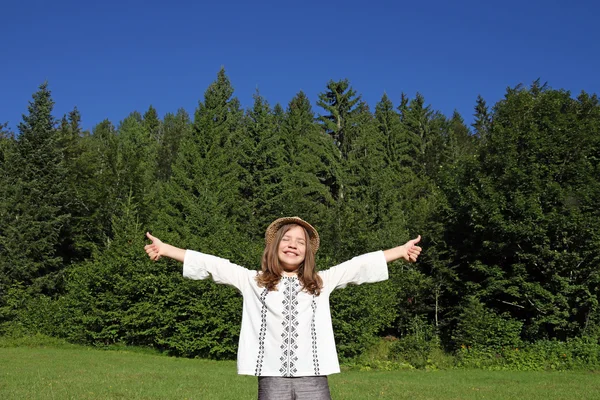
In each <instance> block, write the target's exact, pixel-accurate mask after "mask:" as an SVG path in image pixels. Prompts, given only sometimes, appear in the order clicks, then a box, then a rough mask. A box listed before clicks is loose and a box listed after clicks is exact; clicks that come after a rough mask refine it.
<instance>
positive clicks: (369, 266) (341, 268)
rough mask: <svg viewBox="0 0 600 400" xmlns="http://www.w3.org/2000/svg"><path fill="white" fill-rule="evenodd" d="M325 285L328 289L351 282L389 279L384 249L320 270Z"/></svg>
mask: <svg viewBox="0 0 600 400" xmlns="http://www.w3.org/2000/svg"><path fill="white" fill-rule="evenodd" d="M320 275H321V278H322V279H323V287H324V288H325V289H328V290H330V291H331V290H333V289H338V288H344V287H346V286H347V285H349V284H354V285H360V284H362V283H373V282H380V281H384V280H386V279H388V268H387V262H386V261H385V256H384V255H383V251H376V252H373V253H367V254H363V255H361V256H358V257H354V258H352V259H351V260H348V261H346V262H343V263H341V264H339V265H336V266H335V267H331V268H329V269H328V270H325V271H322V272H320Z"/></svg>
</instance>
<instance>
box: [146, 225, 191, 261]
mask: <svg viewBox="0 0 600 400" xmlns="http://www.w3.org/2000/svg"><path fill="white" fill-rule="evenodd" d="M146 237H147V238H148V239H150V240H151V241H152V243H150V244H147V245H146V246H144V250H146V254H148V257H150V259H151V260H153V261H158V260H159V259H160V258H161V257H162V256H165V257H169V258H172V259H173V260H177V261H180V262H183V260H184V258H185V249H180V248H178V247H175V246H171V245H170V244H167V243H163V242H162V240H160V239H159V238H156V237H154V236H152V235H151V234H150V233H149V232H146Z"/></svg>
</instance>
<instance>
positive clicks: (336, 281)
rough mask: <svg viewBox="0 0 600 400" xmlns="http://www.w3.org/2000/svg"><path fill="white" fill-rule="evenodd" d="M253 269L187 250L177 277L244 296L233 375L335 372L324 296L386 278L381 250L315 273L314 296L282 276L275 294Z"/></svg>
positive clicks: (385, 266) (335, 361)
mask: <svg viewBox="0 0 600 400" xmlns="http://www.w3.org/2000/svg"><path fill="white" fill-rule="evenodd" d="M257 273H258V272H257V271H254V270H248V269H246V268H243V267H240V266H239V265H236V264H233V263H231V262H229V261H228V260H225V259H223V258H219V257H215V256H211V255H208V254H204V253H200V252H197V251H192V250H187V251H186V254H185V259H184V264H183V276H185V277H187V278H191V279H206V278H208V277H209V276H210V277H212V279H213V280H214V281H215V282H217V283H223V284H226V285H231V286H233V287H235V288H237V289H238V290H239V291H240V292H241V293H242V296H243V298H244V306H243V314H242V327H241V332H240V340H239V348H238V360H237V367H238V374H241V375H257V376H318V375H329V374H334V373H337V372H340V366H339V362H338V358H337V351H336V348H335V340H334V337H333V327H332V324H331V314H330V310H329V295H330V294H331V292H332V291H333V290H334V289H337V288H343V287H345V286H347V285H348V284H356V285H358V284H362V283H369V282H379V281H383V280H386V279H388V269H387V263H386V261H385V257H384V255H383V252H382V251H377V252H374V253H368V254H364V255H362V256H358V257H354V258H353V259H352V260H349V261H346V262H344V263H342V264H339V265H337V266H335V267H332V268H330V269H328V270H325V271H320V272H319V275H320V276H321V278H322V279H323V289H322V290H321V294H320V295H319V296H313V295H311V294H309V293H307V292H306V291H301V287H300V284H299V281H298V279H297V278H296V277H282V278H281V281H280V282H279V284H278V286H277V291H270V292H269V291H267V290H266V289H265V288H261V287H259V286H258V284H257V283H256V279H255V278H256V275H257Z"/></svg>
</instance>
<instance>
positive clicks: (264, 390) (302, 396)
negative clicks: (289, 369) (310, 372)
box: [258, 376, 331, 400]
mask: <svg viewBox="0 0 600 400" xmlns="http://www.w3.org/2000/svg"><path fill="white" fill-rule="evenodd" d="M258 400H331V395H330V394H329V384H328V383H327V377H326V376H299V377H296V378H283V377H280V376H259V377H258Z"/></svg>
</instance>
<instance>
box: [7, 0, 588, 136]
mask: <svg viewBox="0 0 600 400" xmlns="http://www.w3.org/2000/svg"><path fill="white" fill-rule="evenodd" d="M0 11H1V12H0V15H1V16H2V18H1V21H0V49H1V52H0V56H1V57H2V62H0V122H9V126H10V127H12V129H13V130H16V126H17V125H18V123H19V122H20V121H21V120H22V117H21V115H22V114H23V113H26V112H27V104H28V101H29V100H30V99H31V95H32V94H33V93H34V92H35V91H36V90H37V88H38V86H39V85H40V84H41V83H42V82H43V81H45V80H47V81H48V82H49V84H50V89H51V90H52V94H53V98H54V100H55V102H56V106H55V112H54V114H55V116H56V117H58V118H60V117H61V116H62V115H63V114H64V113H67V112H68V111H70V110H71V109H73V107H75V106H77V107H78V108H79V110H80V112H81V114H82V123H83V126H84V128H86V129H90V128H92V127H93V126H94V125H95V124H97V123H98V122H100V121H102V120H103V119H105V118H108V119H110V120H111V121H112V122H113V123H115V124H118V122H119V121H121V120H122V119H123V118H125V117H126V116H127V115H128V114H129V113H130V112H132V111H134V110H138V111H140V112H144V111H145V110H147V108H148V106H149V105H150V104H152V105H153V106H154V107H155V108H156V109H157V110H158V112H159V114H160V115H161V116H164V114H165V113H167V112H176V111H177V109H178V108H180V107H183V108H185V109H186V110H187V111H188V112H190V114H193V111H194V109H195V108H196V106H197V104H198V101H199V100H201V99H202V97H203V94H204V91H205V90H206V88H207V87H208V85H209V84H210V83H211V82H212V81H213V80H214V79H215V78H216V74H217V72H218V70H219V68H220V67H221V66H224V67H225V69H226V72H227V74H228V76H229V77H230V79H231V81H232V84H233V86H234V88H235V95H236V96H237V97H238V98H239V99H240V101H241V102H242V105H243V106H244V107H249V106H250V105H251V104H252V95H253V93H254V92H255V90H256V88H258V89H259V90H260V93H261V94H262V95H263V96H264V97H265V98H266V99H267V100H268V101H269V103H270V104H271V105H274V104H275V103H281V104H282V105H284V106H285V105H287V103H288V102H289V101H290V100H291V98H292V97H293V96H294V95H295V94H296V93H297V92H298V91H300V90H303V91H304V92H305V93H306V94H307V95H308V96H309V98H310V99H311V101H312V103H313V109H314V111H316V112H317V113H318V112H321V111H322V110H321V109H320V108H319V107H317V106H316V101H317V95H318V93H320V92H322V91H324V90H325V85H326V83H327V81H329V80H330V79H334V80H338V79H343V78H348V79H349V80H350V82H351V84H352V86H353V87H354V89H356V90H357V92H358V93H360V94H361V95H362V97H363V99H364V100H366V101H367V102H368V103H369V105H370V106H371V107H372V108H374V106H375V104H376V103H377V101H379V100H380V98H381V96H382V94H383V93H384V92H386V93H387V94H388V96H389V97H390V98H391V99H392V101H393V102H394V104H395V105H398V103H399V99H400V94H401V93H402V92H405V93H407V94H408V95H409V96H410V97H414V95H415V93H416V92H420V93H422V94H423V95H424V96H425V100H426V102H427V103H429V104H431V105H432V107H433V108H434V109H437V110H440V111H442V112H443V113H445V114H446V115H451V113H452V111H453V110H454V109H457V110H458V111H459V112H460V113H461V114H462V115H463V117H464V118H465V120H466V121H467V122H471V121H472V113H473V106H474V104H475V99H476V97H477V95H478V94H481V95H482V96H483V97H484V98H485V99H486V101H487V102H488V104H493V103H495V102H496V101H498V100H500V99H501V98H502V97H503V95H504V92H505V89H506V87H507V86H515V85H517V84H519V83H524V84H526V85H529V84H530V83H531V82H532V81H534V80H535V79H537V78H541V80H542V81H543V82H546V81H547V82H548V83H549V85H550V86H551V87H553V88H564V89H567V90H570V91H571V92H572V93H573V94H575V95H576V94H577V93H579V92H580V91H581V90H585V91H587V92H591V93H600V77H599V76H598V71H600V45H599V41H600V24H599V23H598V20H599V19H600V2H598V1H589V0H588V1H580V0H572V1H554V0H547V1H538V0H532V1H527V0H521V1H513V0H505V1H502V2H486V1H481V0H479V1H470V0H469V1H460V0H457V1H454V2H449V1H438V0H432V1H428V2H427V1H423V2H415V1H412V2H402V1H370V2H365V1H360V2H359V1H353V0H348V1H312V0H305V1H299V2H284V1H258V0H256V1H254V2H251V1H237V0H230V1H223V2H216V1H215V2H210V3H208V2H203V1H178V0H175V1H170V2H166V1H164V2H158V1H153V0H149V1H144V2H142V1H129V0H121V1H113V0H105V1H101V2H100V1H98V2H82V1H71V0H69V1H66V0H55V1H41V0H34V1H27V2H24V1H16V0H4V1H3V2H2V5H1V6H0Z"/></svg>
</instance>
